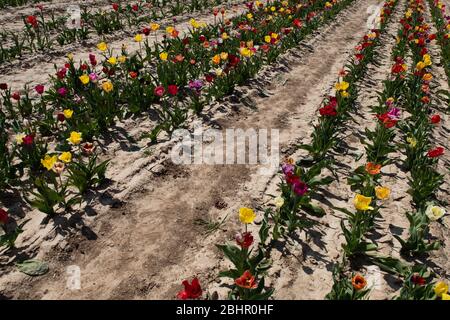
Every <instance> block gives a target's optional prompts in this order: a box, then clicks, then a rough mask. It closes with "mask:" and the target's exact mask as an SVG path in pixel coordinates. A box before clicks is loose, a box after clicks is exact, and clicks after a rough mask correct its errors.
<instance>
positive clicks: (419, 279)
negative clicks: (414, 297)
mask: <svg viewBox="0 0 450 320" xmlns="http://www.w3.org/2000/svg"><path fill="white" fill-rule="evenodd" d="M411 282H412V283H414V284H417V285H419V286H423V285H425V283H426V280H425V278H424V277H421V276H420V275H419V274H413V275H412V277H411Z"/></svg>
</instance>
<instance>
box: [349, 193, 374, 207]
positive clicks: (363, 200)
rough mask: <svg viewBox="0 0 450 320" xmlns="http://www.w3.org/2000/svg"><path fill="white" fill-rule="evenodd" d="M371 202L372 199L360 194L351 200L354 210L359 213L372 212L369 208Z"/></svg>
mask: <svg viewBox="0 0 450 320" xmlns="http://www.w3.org/2000/svg"><path fill="white" fill-rule="evenodd" d="M371 202H372V197H365V196H363V195H362V194H357V195H356V196H355V199H354V200H353V204H354V205H355V208H356V210H360V211H367V210H373V207H371V206H370V203H371Z"/></svg>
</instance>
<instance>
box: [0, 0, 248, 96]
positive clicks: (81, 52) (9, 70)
mask: <svg viewBox="0 0 450 320" xmlns="http://www.w3.org/2000/svg"><path fill="white" fill-rule="evenodd" d="M245 8H246V7H245V5H243V4H240V5H236V6H234V5H233V7H232V9H229V10H228V11H227V13H226V18H231V17H232V16H235V15H239V14H241V13H242V12H244V11H245ZM190 17H194V18H196V19H198V20H200V21H203V22H206V23H212V22H213V21H214V16H213V15H212V14H211V12H210V11H209V10H208V11H207V12H199V13H195V14H192V15H184V16H183V19H182V20H181V21H179V22H177V23H175V24H173V23H171V25H174V26H175V27H176V28H177V30H179V31H180V37H181V36H183V35H184V34H185V33H186V32H187V31H188V30H189V27H190V23H189V19H190ZM171 19H172V18H170V19H167V20H165V21H163V22H161V23H166V24H167V23H168V21H172V20H171ZM164 32H165V31H164V30H163V28H162V29H161V30H159V31H158V39H162V35H163V34H164ZM133 36H134V33H132V32H116V33H114V34H113V35H111V36H106V42H107V43H108V46H109V47H110V48H112V49H113V50H114V52H115V53H116V54H118V53H120V49H121V48H122V44H126V45H127V48H128V52H129V53H130V54H132V53H133V52H136V51H137V50H139V44H138V43H136V42H134V41H133ZM100 39H103V38H99V37H98V36H94V37H93V38H90V39H89V40H87V41H86V42H85V43H84V44H83V47H80V44H79V43H78V44H77V43H73V44H70V45H67V46H63V47H61V49H60V50H57V51H54V52H52V53H45V54H37V55H36V56H34V57H28V58H25V59H24V60H23V61H20V62H13V64H12V66H11V65H10V66H1V67H0V70H1V72H2V80H1V81H2V82H5V83H7V84H9V85H10V87H11V88H13V90H21V89H23V86H24V85H25V84H29V85H30V87H34V85H36V84H46V83H48V81H49V79H50V75H53V74H54V73H55V68H54V65H55V64H56V66H58V67H61V66H63V65H64V63H65V62H66V60H67V58H66V56H65V55H66V54H67V53H72V54H73V55H74V60H75V61H80V60H82V61H88V58H89V54H90V53H94V54H98V53H99V52H98V50H97V48H96V44H97V43H98V42H99V41H100ZM154 41H155V37H154V36H150V37H149V43H150V44H152V43H154Z"/></svg>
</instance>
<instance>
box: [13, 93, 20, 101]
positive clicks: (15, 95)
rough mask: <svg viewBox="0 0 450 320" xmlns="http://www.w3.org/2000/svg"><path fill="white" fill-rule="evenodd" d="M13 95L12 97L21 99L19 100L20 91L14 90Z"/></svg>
mask: <svg viewBox="0 0 450 320" xmlns="http://www.w3.org/2000/svg"><path fill="white" fill-rule="evenodd" d="M11 97H12V98H13V99H14V100H17V101H19V100H20V93H19V92H14V93H13V94H12V95H11Z"/></svg>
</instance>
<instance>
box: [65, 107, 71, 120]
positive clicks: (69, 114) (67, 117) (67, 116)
mask: <svg viewBox="0 0 450 320" xmlns="http://www.w3.org/2000/svg"><path fill="white" fill-rule="evenodd" d="M63 115H64V118H65V119H70V118H72V116H73V110H71V109H65V110H64V111H63Z"/></svg>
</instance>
